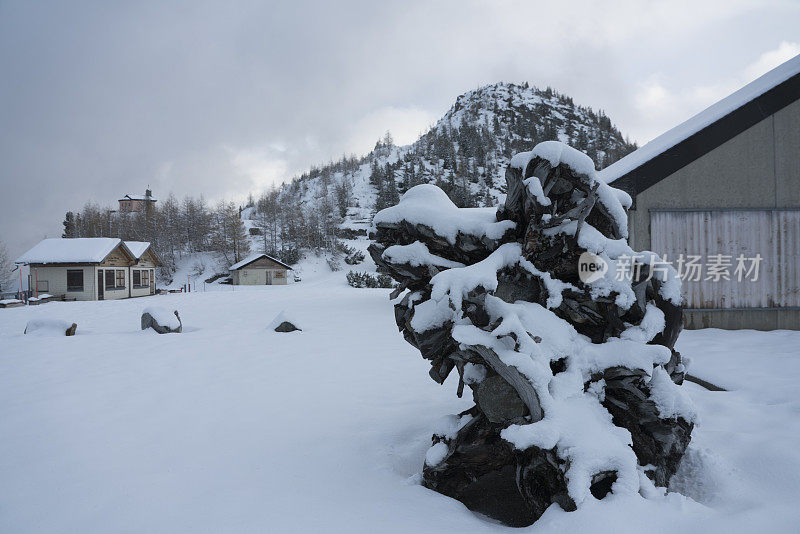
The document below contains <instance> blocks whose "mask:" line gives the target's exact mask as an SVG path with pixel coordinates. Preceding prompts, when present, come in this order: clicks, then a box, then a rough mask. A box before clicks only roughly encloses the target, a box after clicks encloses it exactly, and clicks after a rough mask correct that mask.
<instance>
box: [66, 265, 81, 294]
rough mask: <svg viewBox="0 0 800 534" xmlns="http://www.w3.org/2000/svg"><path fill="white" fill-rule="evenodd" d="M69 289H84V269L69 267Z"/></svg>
mask: <svg viewBox="0 0 800 534" xmlns="http://www.w3.org/2000/svg"><path fill="white" fill-rule="evenodd" d="M67 291H83V269H67Z"/></svg>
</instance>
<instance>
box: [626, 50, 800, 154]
mask: <svg viewBox="0 0 800 534" xmlns="http://www.w3.org/2000/svg"><path fill="white" fill-rule="evenodd" d="M798 54H800V45H798V44H797V43H794V42H787V41H783V42H781V43H780V45H779V46H778V47H777V48H775V49H772V50H769V51H767V52H764V53H763V54H761V55H759V57H758V59H756V60H755V61H753V62H751V63H749V64H747V65H746V66H744V67H743V68H741V69H740V70H739V71H738V72H734V73H732V74H731V75H728V76H724V77H722V78H721V79H718V80H717V81H716V82H715V83H714V84H710V85H689V86H680V87H678V88H675V89H670V88H669V87H668V86H671V85H677V84H676V83H669V82H670V81H673V82H676V81H677V80H675V79H672V80H669V79H667V77H666V76H665V75H664V74H663V73H658V74H654V75H651V76H650V77H649V78H648V79H646V80H645V81H644V82H641V83H640V84H639V85H638V88H637V92H636V95H635V98H634V105H635V107H636V109H637V110H638V111H639V113H640V114H641V115H642V116H643V117H645V118H647V119H648V120H649V121H651V123H652V124H654V125H661V124H664V123H667V124H670V126H669V127H668V128H662V127H661V126H659V127H655V128H651V129H649V130H645V133H644V134H643V135H642V136H641V138H642V141H644V142H646V141H648V140H650V139H652V138H654V137H656V136H658V135H659V134H661V133H663V132H664V131H666V129H669V128H670V127H672V126H676V125H678V124H680V123H681V122H683V121H684V120H686V119H688V118H690V117H692V116H693V115H695V114H696V113H699V112H700V111H702V110H704V109H705V108H707V107H708V106H710V105H712V104H714V103H716V102H717V101H719V100H721V99H723V98H725V97H726V96H728V95H730V94H731V93H733V92H735V91H736V90H738V89H740V88H741V87H743V86H745V85H747V84H748V83H750V82H752V81H753V80H755V79H756V78H758V77H760V76H762V75H764V74H766V73H767V72H769V71H770V70H772V69H774V68H775V67H777V66H778V65H780V64H782V63H784V62H786V61H788V60H789V59H791V58H793V57H795V56H796V55H798Z"/></svg>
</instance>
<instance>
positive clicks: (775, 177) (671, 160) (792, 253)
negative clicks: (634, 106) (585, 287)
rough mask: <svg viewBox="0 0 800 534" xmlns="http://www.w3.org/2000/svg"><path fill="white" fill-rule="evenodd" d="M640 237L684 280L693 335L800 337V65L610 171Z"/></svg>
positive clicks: (783, 69)
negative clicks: (754, 332)
mask: <svg viewBox="0 0 800 534" xmlns="http://www.w3.org/2000/svg"><path fill="white" fill-rule="evenodd" d="M600 177H601V178H602V179H604V180H605V181H606V182H607V183H612V184H613V185H614V187H617V188H620V189H623V190H625V191H627V192H628V193H629V194H630V195H631V197H632V198H633V207H632V209H631V210H630V211H629V223H628V226H629V240H630V242H631V245H632V247H633V248H634V249H636V250H652V251H654V252H656V253H658V254H659V255H661V256H662V257H666V261H668V262H669V263H671V264H672V265H673V266H674V267H675V268H676V269H677V270H678V272H679V274H680V275H681V276H682V278H683V283H684V292H685V298H686V306H687V308H686V311H685V313H684V323H685V325H686V326H687V327H688V328H708V327H712V328H727V329H738V328H753V329H759V330H771V329H781V328H786V329H800V56H797V57H795V58H793V59H791V60H789V61H788V62H786V63H784V64H783V65H780V66H779V67H777V68H776V69H774V70H772V71H770V72H768V73H767V74H765V75H764V76H762V77H760V78H758V79H757V80H755V81H753V82H752V83H750V84H748V85H746V86H745V87H743V88H742V89H740V90H738V91H736V92H735V93H733V94H731V95H730V96H728V97H727V98H724V99H723V100H721V101H719V102H717V103H716V104H714V105H713V106H711V107H709V108H708V109H706V110H704V111H702V112H701V113H699V114H698V115H696V116H694V117H692V118H690V119H689V120H687V121H686V122H684V123H683V124H680V125H678V126H676V127H675V128H673V129H672V130H669V131H668V132H666V133H664V134H663V135H661V136H659V137H657V138H656V139H654V140H653V141H651V142H649V143H647V144H646V145H644V146H642V147H641V148H639V149H638V150H636V151H635V152H632V153H631V154H629V155H627V156H626V157H624V158H622V159H621V160H619V161H617V162H616V163H614V164H613V165H610V166H609V167H607V168H605V169H603V170H602V171H600Z"/></svg>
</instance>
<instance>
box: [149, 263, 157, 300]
mask: <svg viewBox="0 0 800 534" xmlns="http://www.w3.org/2000/svg"><path fill="white" fill-rule="evenodd" d="M150 294H151V295H155V294H156V271H155V269H150Z"/></svg>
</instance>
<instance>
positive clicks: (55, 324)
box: [24, 318, 78, 336]
mask: <svg viewBox="0 0 800 534" xmlns="http://www.w3.org/2000/svg"><path fill="white" fill-rule="evenodd" d="M77 329H78V325H77V324H76V323H70V322H69V321H62V320H61V319H48V318H41V319H31V320H30V321H28V324H27V326H25V332H24V333H25V334H34V335H38V336H74V335H75V331H76V330H77Z"/></svg>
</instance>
